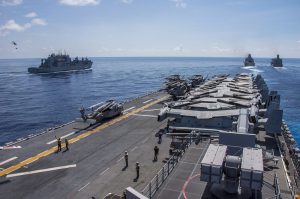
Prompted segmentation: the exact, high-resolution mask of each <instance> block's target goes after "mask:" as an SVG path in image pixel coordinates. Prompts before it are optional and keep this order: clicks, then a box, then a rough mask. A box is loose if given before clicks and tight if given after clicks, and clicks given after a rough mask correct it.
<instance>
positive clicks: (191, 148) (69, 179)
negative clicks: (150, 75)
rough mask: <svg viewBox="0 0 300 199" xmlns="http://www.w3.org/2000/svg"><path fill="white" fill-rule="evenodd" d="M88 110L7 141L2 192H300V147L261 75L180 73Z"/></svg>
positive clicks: (34, 197) (37, 196)
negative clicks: (160, 84) (154, 86)
mask: <svg viewBox="0 0 300 199" xmlns="http://www.w3.org/2000/svg"><path fill="white" fill-rule="evenodd" d="M80 113H81V117H79V118H77V119H76V120H74V121H72V122H70V123H67V124H64V125H61V126H58V127H54V128H51V129H48V130H47V131H45V132H41V133H39V134H32V135H29V136H28V137H26V138H20V139H18V140H17V141H15V142H10V143H6V145H5V146H2V148H1V149H2V150H1V151H0V154H1V156H0V167H1V171H0V198H1V199H2V198H3V199H6V198H14V199H19V198H20V199H21V198H22V199H29V198H30V199H41V198H53V199H54V198H55V199H57V198H72V199H76V198H78V199H82V198H94V199H100V198H101V199H102V198H127V199H136V198H143V199H146V198H165V199H169V198H176V199H177V198H184V199H186V198H189V199H194V198H243V199H245V198H278V199H279V198H295V197H298V196H297V193H299V188H298V186H299V184H298V183H299V162H298V157H299V156H300V155H299V154H300V150H299V148H297V147H296V145H295V140H294V138H293V136H292V134H291V132H290V130H289V128H288V126H287V125H286V123H285V122H284V120H283V110H282V109H281V108H280V94H279V93H277V92H276V91H269V89H268V86H267V84H266V82H265V81H264V79H263V77H262V76H261V75H257V76H253V75H251V74H237V75H235V76H230V75H215V76H212V77H209V78H203V77H202V76H201V75H195V76H193V77H191V78H188V79H183V78H182V77H181V76H179V75H173V76H170V77H168V78H167V79H166V82H165V88H164V89H162V90H159V91H156V92H152V93H149V94H147V95H144V96H140V97H138V98H135V99H132V100H130V101H126V102H124V103H122V104H119V103H117V102H114V101H107V102H104V103H99V104H96V105H94V106H91V107H88V108H84V107H82V108H81V109H80ZM55 137H56V138H61V140H62V148H63V149H62V151H58V150H57V140H56V139H55ZM66 138H67V139H68V143H69V150H65V144H64V139H66ZM155 146H157V147H158V148H159V154H158V158H157V161H156V160H155V158H154V157H153V156H154V151H153V149H154V147H155ZM125 154H127V155H128V156H127V157H128V166H126V165H125ZM136 165H139V176H137V175H136V174H137V173H136V168H137V167H136Z"/></svg>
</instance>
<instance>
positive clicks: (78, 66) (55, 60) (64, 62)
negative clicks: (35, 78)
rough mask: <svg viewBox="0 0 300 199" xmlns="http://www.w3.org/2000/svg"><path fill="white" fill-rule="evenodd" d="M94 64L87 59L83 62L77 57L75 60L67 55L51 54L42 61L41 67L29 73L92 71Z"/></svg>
mask: <svg viewBox="0 0 300 199" xmlns="http://www.w3.org/2000/svg"><path fill="white" fill-rule="evenodd" d="M92 64H93V62H92V61H91V60H89V59H87V58H82V59H81V60H80V59H78V57H76V58H75V59H74V60H72V59H71V58H70V56H69V55H67V54H61V53H60V54H51V55H49V56H48V58H47V59H41V64H40V66H39V67H30V68H28V72H29V73H34V74H38V73H57V72H66V71H77V70H88V69H91V67H92Z"/></svg>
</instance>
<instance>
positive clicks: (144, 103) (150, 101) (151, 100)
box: [143, 99, 153, 104]
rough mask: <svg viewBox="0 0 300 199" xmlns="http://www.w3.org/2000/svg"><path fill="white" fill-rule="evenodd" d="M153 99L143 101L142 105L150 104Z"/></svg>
mask: <svg viewBox="0 0 300 199" xmlns="http://www.w3.org/2000/svg"><path fill="white" fill-rule="evenodd" d="M152 100H153V99H149V100H147V101H144V102H143V104H146V103H148V102H151V101H152Z"/></svg>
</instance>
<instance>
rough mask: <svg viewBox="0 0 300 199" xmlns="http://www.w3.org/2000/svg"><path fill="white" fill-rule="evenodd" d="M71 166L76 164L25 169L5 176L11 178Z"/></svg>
mask: <svg viewBox="0 0 300 199" xmlns="http://www.w3.org/2000/svg"><path fill="white" fill-rule="evenodd" d="M73 167H76V164H71V165H66V166H60V167H52V168H48V169H39V170H34V171H27V172H21V173H13V174H9V175H7V176H6V177H7V178H12V177H17V176H24V175H30V174H35V173H43V172H47V171H56V170H61V169H68V168H73Z"/></svg>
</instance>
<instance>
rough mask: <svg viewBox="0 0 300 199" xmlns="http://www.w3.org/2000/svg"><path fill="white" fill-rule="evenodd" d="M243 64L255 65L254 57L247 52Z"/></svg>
mask: <svg viewBox="0 0 300 199" xmlns="http://www.w3.org/2000/svg"><path fill="white" fill-rule="evenodd" d="M244 66H255V62H254V59H253V58H252V57H251V54H248V57H246V58H245V61H244Z"/></svg>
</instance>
